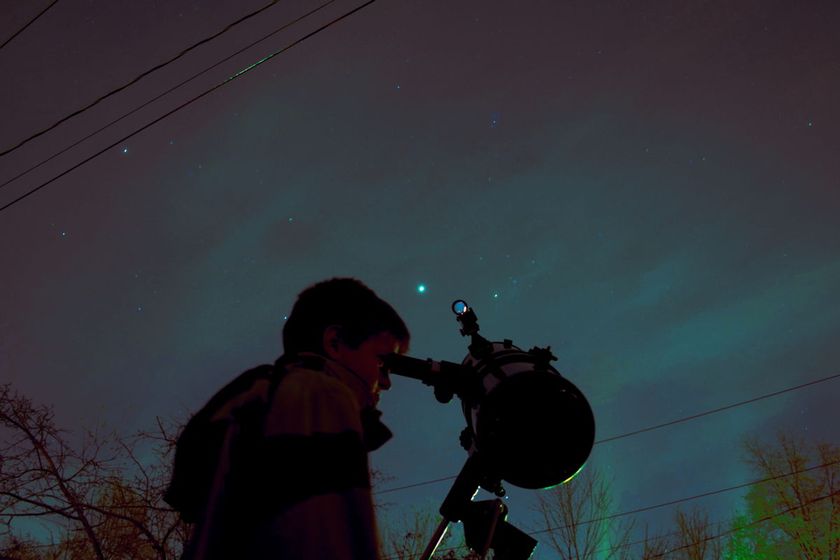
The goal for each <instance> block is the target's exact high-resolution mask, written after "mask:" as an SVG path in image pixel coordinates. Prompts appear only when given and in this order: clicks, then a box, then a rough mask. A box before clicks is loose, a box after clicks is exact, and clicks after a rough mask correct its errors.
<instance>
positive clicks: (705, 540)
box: [651, 491, 840, 558]
mask: <svg viewBox="0 0 840 560" xmlns="http://www.w3.org/2000/svg"><path fill="white" fill-rule="evenodd" d="M838 495H840V491H835V492H831V493H830V494H826V495H824V496H820V497H818V498H814V499H813V500H808V501H807V502H805V503H804V504H800V505H798V506H793V507H789V508H787V509H785V510H782V511H779V512H776V513H774V514H773V515H767V516H765V517H762V518H761V519H757V520H755V521H752V522H750V523H747V524H746V525H741V526H740V527H736V528H735V529H730V530H728V531H724V532H722V533H718V534H717V535H712V536H711V537H706V538H705V539H701V540H699V541H695V542H692V543H688V544H686V545H683V546H680V547H677V548H672V549H671V550H668V551H666V552H663V553H661V554H657V555H656V556H652V557H651V558H662V557H663V556H665V555H666V554H672V553H674V552H677V551H678V550H684V549H686V548H691V547H692V546H696V545H698V544H700V543H704V542H708V541H713V540H715V539H719V538H721V537H725V536H726V535H731V534H732V533H737V532H738V531H742V530H744V529H746V528H748V527H752V526H754V525H758V524H760V523H764V522H765V521H770V520H771V519H774V518H776V517H780V516H782V515H785V514H786V513H790V512H792V511H796V510H798V509H802V508H804V507H806V506H809V505H811V504H815V503H817V502H821V501H822V500H827V499H829V498H833V497H834V496H838Z"/></svg>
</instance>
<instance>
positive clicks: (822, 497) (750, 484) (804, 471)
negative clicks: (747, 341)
mask: <svg viewBox="0 0 840 560" xmlns="http://www.w3.org/2000/svg"><path fill="white" fill-rule="evenodd" d="M838 464H840V460H838V461H831V462H829V463H823V464H821V465H814V466H813V467H808V468H807V469H801V470H798V471H792V472H788V473H785V474H780V475H776V476H770V477H766V478H762V479H759V480H753V481H751V482H745V483H743V484H738V485H735V486H729V487H727V488H721V489H719V490H713V491H711V492H703V493H701V494H695V495H693V496H688V497H685V498H680V499H678V500H671V501H668V502H662V503H659V504H654V505H651V506H646V507H642V508H637V509H633V510H628V511H623V512H621V513H615V514H612V515H606V516H604V517H597V518H594V519H587V520H585V521H581V522H579V523H576V524H575V525H574V526H572V525H565V526H562V527H549V528H546V529H540V530H538V531H530V532H528V534H529V535H532V536H534V535H539V534H542V533H550V532H551V531H558V530H561V529H569V528H572V527H580V526H582V525H589V524H591V523H597V522H600V521H609V520H611V519H616V518H618V517H625V516H627V515H633V514H637V513H642V512H645V511H650V510H653V509H657V508H661V507H665V506H671V505H675V504H679V503H683V502H688V501H692V500H696V499H699V498H705V497H707V496H713V495H716V494H722V493H724V492H731V491H732V490H738V489H741V488H747V487H749V486H755V485H756V484H763V483H765V482H771V481H773V480H778V479H780V478H787V477H789V476H795V475H798V474H803V473H806V472H810V471H813V470H817V469H822V468H826V467H831V466H834V465H838ZM834 494H837V492H835V493H833V494H828V495H827V496H821V497H819V498H816V499H815V500H812V501H809V502H806V503H805V504H801V505H799V506H796V507H793V508H790V509H787V510H785V511H782V512H779V513H776V514H774V515H772V516H770V517H768V518H762V519H759V520H757V521H755V522H752V523H749V524H747V525H744V526H742V527H739V528H737V529H735V530H734V531H728V532H726V533H720V534H718V535H716V536H714V537H712V538H709V539H706V540H712V539H713V538H719V537H721V536H724V535H726V534H728V533H731V532H737V531H740V530H742V529H746V528H747V527H749V526H751V525H754V524H757V523H761V522H763V521H766V520H767V519H772V518H773V517H778V516H779V515H783V514H785V513H789V512H790V511H793V510H795V509H799V508H802V507H805V506H807V505H809V504H811V503H813V502H816V501H820V500H824V499H826V498H828V497H831V496H832V495H834ZM676 534H679V533H678V532H677V533H669V534H666V535H660V536H656V537H652V538H653V539H654V540H659V539H662V538H665V537H667V536H671V535H676ZM644 542H646V541H645V540H641V541H634V542H630V543H626V544H624V545H621V546H617V547H613V548H609V549H604V550H599V551H598V552H612V551H615V550H618V549H620V548H624V547H628V546H632V545H636V544H641V543H644ZM700 542H704V541H698V542H696V543H691V544H689V545H686V546H684V547H680V548H675V549H672V550H669V551H668V553H669V554H670V553H671V552H674V551H677V550H681V549H683V548H688V547H689V546H693V545H695V544H699V543H700ZM462 548H466V546H463V545H462V546H454V547H449V548H442V549H440V552H445V551H447V550H458V549H462ZM389 558H396V557H389ZM654 558H658V556H656V557H654ZM386 560H388V559H386Z"/></svg>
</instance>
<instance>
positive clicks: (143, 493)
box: [0, 385, 187, 560]
mask: <svg viewBox="0 0 840 560" xmlns="http://www.w3.org/2000/svg"><path fill="white" fill-rule="evenodd" d="M158 429H159V432H157V433H155V434H148V433H147V434H139V435H138V436H136V437H134V438H129V439H126V438H121V437H119V436H117V435H115V434H109V435H101V434H97V433H87V434H86V435H85V437H84V438H83V440H82V442H81V443H80V444H78V445H71V443H70V435H69V434H68V433H67V432H65V431H63V430H60V429H59V428H58V427H57V426H56V423H55V419H54V415H53V412H52V410H51V409H50V408H49V407H45V406H35V405H34V404H33V403H32V401H31V400H29V399H28V398H26V397H24V396H22V395H19V394H17V393H16V392H15V391H13V390H12V388H11V386H10V385H2V386H0V520H2V524H3V533H2V534H0V539H2V540H0V555H5V556H11V557H14V558H27V559H28V558H50V557H54V556H56V555H58V554H60V555H61V557H62V558H68V559H76V558H78V559H80V560H81V559H82V558H85V559H88V558H96V559H98V560H104V559H105V558H109V559H113V558H132V559H139V560H145V559H147V558H148V559H159V560H168V559H170V558H176V557H177V555H178V554H179V553H180V550H181V549H182V547H183V543H184V540H185V538H186V535H187V527H186V526H185V525H184V524H183V523H182V522H181V521H180V519H179V517H178V515H177V513H176V512H174V511H172V510H171V509H170V508H168V507H167V506H166V504H164V503H163V502H162V493H163V489H164V486H165V484H166V482H167V481H168V478H169V473H168V464H169V462H168V461H163V460H162V459H164V457H165V456H167V455H168V453H169V452H170V451H171V441H172V438H171V437H170V435H169V433H168V432H167V430H166V429H165V428H164V426H163V424H161V423H159V424H158ZM141 452H142V453H144V454H147V455H152V456H154V458H153V459H152V460H151V461H148V460H146V461H144V460H142V459H141V456H140V454H139V453H141ZM33 520H34V521H38V522H40V523H41V524H42V525H46V526H47V527H49V528H50V532H51V534H53V535H56V534H57V535H58V537H59V538H58V540H57V542H53V543H47V544H41V543H36V542H33V540H32V539H27V538H26V537H25V536H23V526H24V524H25V522H27V521H28V522H32V521H33Z"/></svg>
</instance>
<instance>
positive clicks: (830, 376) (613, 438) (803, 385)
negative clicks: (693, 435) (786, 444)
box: [595, 373, 840, 444]
mask: <svg viewBox="0 0 840 560" xmlns="http://www.w3.org/2000/svg"><path fill="white" fill-rule="evenodd" d="M838 377H840V373H837V374H834V375H829V376H828V377H823V378H822V379H815V380H814V381H809V382H807V383H803V384H801V385H795V386H794V387H788V388H787V389H782V390H781V391H774V392H772V393H767V394H765V395H761V396H758V397H754V398H752V399H747V400H745V401H741V402H737V403H733V404H728V405H726V406H722V407H720V408H714V409H712V410H707V411H706V412H701V413H700V414H693V415H691V416H686V417H684V418H678V419H676V420H671V421H670V422H665V423H663V424H657V425H655V426H650V427H649V428H642V429H641V430H634V431H632V432H627V433H624V434H620V435H617V436H612V437H608V438H604V439H601V440H598V441H596V442H595V443H596V444H598V443H606V442H608V441H615V440H617V439H622V438H626V437H630V436H635V435H637V434H642V433H644V432H650V431H652V430H658V429H659V428H664V427H666V426H673V425H674V424H679V423H681V422H688V421H689V420H695V419H697V418H702V417H703V416H709V415H710V414H716V413H718V412H723V411H724V410H729V409H730V408H737V407H739V406H743V405H745V404H751V403H754V402H757V401H760V400H764V399H769V398H770V397H776V396H778V395H782V394H784V393H789V392H791V391H796V390H798V389H803V388H805V387H810V386H811V385H816V384H817V383H824V382H826V381H831V380H832V379H837V378H838Z"/></svg>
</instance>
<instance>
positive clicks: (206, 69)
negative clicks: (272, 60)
mask: <svg viewBox="0 0 840 560" xmlns="http://www.w3.org/2000/svg"><path fill="white" fill-rule="evenodd" d="M335 1H336V0H327V1H326V2H324V3H323V4H321V5H319V6H317V7H315V8H314V9H312V10H310V11H308V12H306V13H305V14H303V15H302V16H300V17H298V18H295V19H294V20H292V21H290V22H289V23H286V24H284V25H282V26H281V27H278V28H277V29H275V30H274V31H272V32H270V33H268V34H266V35H263V36H262V37H260V38H259V39H257V40H256V41H252V42H251V43H249V44H247V45H245V46H244V47H242V48H241V49H239V50H238V51H236V52H235V53H233V54H230V55H228V56H226V57H225V58H223V59H221V60H219V61H217V62H215V63H213V64H211V65H210V66H208V67H206V68H204V69H203V70H200V71H198V72H196V73H195V74H193V75H192V76H190V77H189V78H187V79H186V80H183V81H181V82H180V83H178V84H176V85H174V86H172V87H171V88H169V89H167V90H166V91H164V92H163V93H160V94H158V95H156V96H155V97H153V98H151V99H150V100H148V101H146V102H145V103H143V104H142V105H138V106H137V107H135V108H134V109H132V110H131V111H129V112H127V113H125V114H123V115H122V116H120V117H117V118H116V119H114V120H112V121H111V122H109V123H108V124H106V125H104V126H102V127H100V128H98V129H97V130H95V131H93V132H91V133H90V134H88V135H87V136H84V137H82V138H80V139H78V140H76V141H75V142H73V143H72V144H70V145H69V146H67V147H66V148H63V149H62V150H60V151H58V152H56V153H54V154H53V155H51V156H49V157H48V158H46V159H43V160H41V161H40V162H38V163H36V164H35V165H33V166H32V167H30V168H28V169H26V170H25V171H22V172H21V173H18V174H17V175H15V176H14V177H12V178H11V179H8V180H6V181H5V182H3V183H0V189H2V188H3V187H5V186H6V185H8V184H9V183H12V182H14V181H17V180H18V179H20V178H21V177H23V176H24V175H27V174H29V173H30V172H32V171H35V170H36V169H38V168H39V167H41V166H42V165H44V164H45V163H48V162H50V161H52V160H53V159H55V158H57V157H58V156H60V155H61V154H63V153H65V152H67V151H68V150H71V149H72V148H75V147H76V146H78V145H79V144H81V143H82V142H84V141H85V140H87V139H88V138H91V137H93V136H96V135H97V134H99V133H100V132H102V131H103V130H105V129H106V128H109V127H111V126H113V125H115V124H117V123H118V122H120V121H121V120H123V119H125V118H127V117H130V116H131V115H133V114H134V113H136V112H137V111H140V110H141V109H144V108H146V107H148V106H149V105H151V104H152V103H154V102H155V101H157V100H158V99H160V98H162V97H164V96H166V95H168V94H170V93H172V92H173V91H175V90H176V89H178V88H179V87H181V86H183V85H185V84H187V83H189V82H191V81H193V80H194V79H196V78H198V77H199V76H201V75H203V74H206V73H207V72H209V71H210V70H212V69H214V68H216V67H217V66H219V65H221V64H223V63H225V62H227V61H228V60H230V59H232V58H233V57H235V56H237V55H240V54H242V53H243V52H245V51H247V50H248V49H250V48H251V47H254V46H256V45H258V44H259V43H262V42H263V41H265V40H266V39H269V38H271V37H273V36H274V35H276V34H278V33H280V32H281V31H284V30H286V29H288V28H289V27H291V26H292V25H295V24H296V23H298V22H299V21H301V20H303V19H305V18H307V17H309V16H311V15H312V14H314V13H315V12H318V11H320V10H322V9H323V8H326V7H327V6H329V5H330V4H332V3H333V2H335Z"/></svg>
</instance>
